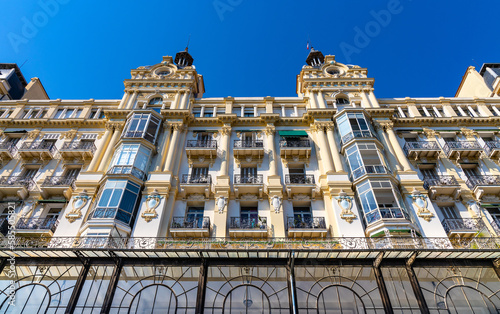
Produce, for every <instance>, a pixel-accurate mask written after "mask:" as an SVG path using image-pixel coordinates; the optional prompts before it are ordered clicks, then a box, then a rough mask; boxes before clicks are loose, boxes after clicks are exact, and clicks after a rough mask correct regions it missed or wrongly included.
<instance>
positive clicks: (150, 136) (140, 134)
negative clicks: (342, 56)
mask: <svg viewBox="0 0 500 314" xmlns="http://www.w3.org/2000/svg"><path fill="white" fill-rule="evenodd" d="M122 137H125V138H143V139H145V140H147V141H149V142H151V143H153V144H154V142H155V137H154V134H149V133H148V132H144V131H126V132H125V133H123V136H122Z"/></svg>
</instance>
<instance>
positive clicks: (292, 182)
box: [285, 174, 316, 198]
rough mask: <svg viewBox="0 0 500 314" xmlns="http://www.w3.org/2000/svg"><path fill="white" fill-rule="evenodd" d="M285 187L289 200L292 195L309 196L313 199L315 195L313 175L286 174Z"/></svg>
mask: <svg viewBox="0 0 500 314" xmlns="http://www.w3.org/2000/svg"><path fill="white" fill-rule="evenodd" d="M285 185H286V192H287V193H288V197H290V198H291V197H292V196H293V194H311V197H312V198H314V194H315V193H316V182H315V180H314V175H306V174H287V175H285Z"/></svg>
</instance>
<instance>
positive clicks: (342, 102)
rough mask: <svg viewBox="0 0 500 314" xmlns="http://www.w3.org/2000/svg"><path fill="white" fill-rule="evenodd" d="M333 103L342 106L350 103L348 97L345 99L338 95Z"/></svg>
mask: <svg viewBox="0 0 500 314" xmlns="http://www.w3.org/2000/svg"><path fill="white" fill-rule="evenodd" d="M335 103H336V104H337V105H342V106H346V105H349V104H350V102H349V99H347V98H345V97H339V98H337V99H335Z"/></svg>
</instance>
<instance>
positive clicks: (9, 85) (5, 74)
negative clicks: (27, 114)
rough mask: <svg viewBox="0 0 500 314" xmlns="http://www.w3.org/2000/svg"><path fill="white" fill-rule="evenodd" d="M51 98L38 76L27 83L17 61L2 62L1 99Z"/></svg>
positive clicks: (0, 78) (0, 68)
mask: <svg viewBox="0 0 500 314" xmlns="http://www.w3.org/2000/svg"><path fill="white" fill-rule="evenodd" d="M19 99H23V100H24V99H25V100H43V99H49V96H48V95H47V92H45V89H44V88H43V85H42V82H40V80H39V79H38V78H37V77H34V78H32V79H31V82H29V83H26V80H25V79H24V76H23V74H22V73H21V70H20V69H19V67H18V66H17V64H15V63H0V101H2V100H19Z"/></svg>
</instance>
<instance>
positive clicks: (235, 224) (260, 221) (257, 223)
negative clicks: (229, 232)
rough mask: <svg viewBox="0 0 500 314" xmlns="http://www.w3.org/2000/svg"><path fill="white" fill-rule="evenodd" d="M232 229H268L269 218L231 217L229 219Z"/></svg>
mask: <svg viewBox="0 0 500 314" xmlns="http://www.w3.org/2000/svg"><path fill="white" fill-rule="evenodd" d="M229 228H230V229H261V230H266V229H267V218H266V217H261V216H259V218H241V217H231V219H230V221H229Z"/></svg>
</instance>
